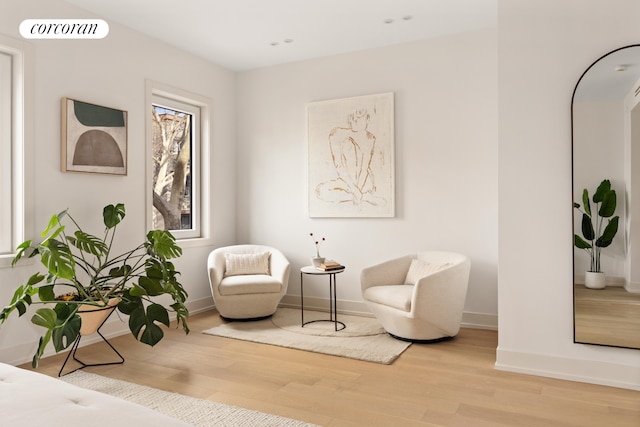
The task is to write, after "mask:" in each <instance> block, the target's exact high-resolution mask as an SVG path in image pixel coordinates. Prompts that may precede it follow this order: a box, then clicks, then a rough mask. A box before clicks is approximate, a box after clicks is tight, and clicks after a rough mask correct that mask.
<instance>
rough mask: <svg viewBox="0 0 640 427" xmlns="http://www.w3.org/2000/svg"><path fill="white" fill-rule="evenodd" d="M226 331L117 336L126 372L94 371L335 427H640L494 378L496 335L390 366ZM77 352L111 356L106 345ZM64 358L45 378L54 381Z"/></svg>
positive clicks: (604, 393) (586, 389)
mask: <svg viewBox="0 0 640 427" xmlns="http://www.w3.org/2000/svg"><path fill="white" fill-rule="evenodd" d="M219 323H221V319H220V317H219V316H218V314H217V313H216V312H215V311H209V312H206V313H201V314H198V315H195V316H192V317H191V319H190V322H189V325H190V327H191V330H192V332H191V334H189V335H188V336H185V335H184V334H183V333H182V330H181V329H171V330H168V331H166V336H165V339H164V340H163V341H162V342H160V343H159V344H158V345H157V346H156V347H155V348H150V347H148V346H146V345H144V344H140V343H138V342H136V341H135V340H134V339H133V338H132V337H131V336H129V335H126V336H121V337H117V338H114V339H112V340H111V342H112V343H113V344H114V346H116V348H118V350H119V351H120V352H121V353H122V354H123V356H124V357H125V359H126V362H125V363H124V364H123V365H114V366H104V367H94V368H87V369H86V370H87V372H92V373H96V374H100V375H104V376H108V377H112V378H116V379H121V380H125V381H130V382H134V383H138V384H142V385H147V386H151V387H156V388H160V389H163V390H168V391H172V392H177V393H182V394H186V395H190V396H193V397H198V398H202V399H208V400H212V401H216V402H221V403H225V404H229V405H235V406H240V407H244V408H248V409H254V410H258V411H262V412H268V413H271V414H276V415H281V416H284V417H289V418H295V419H298V420H302V421H306V422H309V423H314V424H318V425H322V426H330V427H333V426H341V427H353V426H420V427H428V426H450V427H458V426H460V427H488V426H518V427H519V426H544V427H549V426H562V427H564V426H567V427H574V426H575V427H590V426H593V427H601V426H607V427H609V426H611V427H613V426H615V427H627V426H628V427H639V426H640V392H638V391H633V390H625V389H618V388H613V387H606V386H600V385H593V384H585V383H578V382H571V381H563V380H556V379H550V378H543V377H537V376H532V375H523V374H517V373H510V372H504V371H498V370H496V369H494V363H495V352H496V347H497V340H498V337H497V333H496V332H495V331H486V330H477V329H462V330H461V331H460V334H459V335H458V336H457V337H456V338H455V339H454V340H451V341H448V342H441V343H437V344H413V345H412V346H411V347H409V348H408V349H407V350H406V351H405V352H404V353H403V354H402V355H401V356H400V357H399V358H398V359H397V360H396V361H395V362H393V364H391V365H381V364H377V363H371V362H363V361H358V360H353V359H347V358H341V357H335V356H329V355H322V354H317V353H310V352H305V351H300V350H292V349H286V348H281V347H276V346H269V345H262V344H255V343H250V342H244V341H239V340H233V339H229V338H222V337H215V336H210V335H205V334H202V333H201V331H202V330H204V329H208V328H211V327H213V326H215V325H217V324H219ZM78 354H79V355H80V358H81V359H83V358H84V359H87V360H86V361H93V360H98V359H99V358H103V360H104V358H105V357H108V356H109V353H108V350H107V349H106V348H105V347H104V346H103V345H100V344H93V345H90V346H87V347H83V348H81V349H80V350H79V352H78ZM64 357H65V355H64V354H59V355H55V356H52V357H48V358H46V359H43V360H42V362H41V366H40V368H39V369H38V370H39V371H40V372H42V373H44V374H47V375H52V376H55V375H57V373H58V369H59V367H60V365H61V364H62V361H63V359H64ZM23 367H25V368H29V367H28V366H23Z"/></svg>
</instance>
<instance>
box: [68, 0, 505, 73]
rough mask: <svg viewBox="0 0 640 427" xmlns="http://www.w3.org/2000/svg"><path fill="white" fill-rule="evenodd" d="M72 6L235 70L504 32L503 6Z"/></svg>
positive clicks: (256, 1) (215, 2) (316, 2)
mask: <svg viewBox="0 0 640 427" xmlns="http://www.w3.org/2000/svg"><path fill="white" fill-rule="evenodd" d="M65 1H67V2H68V3H71V4H74V5H76V6H78V7H80V8H83V9H86V10H88V11H90V12H93V13H95V14H97V15H99V16H100V17H101V18H103V19H105V20H106V21H107V22H109V23H113V22H117V23H120V24H122V25H125V26H127V27H131V28H134V29H136V30H137V31H140V32H141V33H144V34H147V35H149V36H151V37H154V38H156V39H160V40H162V41H164V42H166V43H168V44H170V45H173V46H175V47H178V48H180V49H182V50H185V51H188V52H191V53H193V54H196V55H198V56H200V57H202V58H205V59H207V60H209V61H211V62H214V63H216V64H218V65H221V66H223V67H225V68H228V69H230V70H234V71H242V70H249V69H254V68H261V67H267V66H273V65H277V64H283V63H289V62H295V61H302V60H307V59H311V58H318V57H323V56H329V55H335V54H341V53H346V52H353V51H358V50H364V49H371V48H377V47H382V46H389V45H394V44H399V43H407V42H411V41H416V40H424V39H428V38H433V37H439V36H443V35H448V34H454V33H460V32H465V31H472V30H477V29H481V28H487V27H492V26H496V25H497V0H180V1H176V0H135V1H131V0H107V1H105V0H65ZM388 20H392V22H390V23H387V22H385V21H388Z"/></svg>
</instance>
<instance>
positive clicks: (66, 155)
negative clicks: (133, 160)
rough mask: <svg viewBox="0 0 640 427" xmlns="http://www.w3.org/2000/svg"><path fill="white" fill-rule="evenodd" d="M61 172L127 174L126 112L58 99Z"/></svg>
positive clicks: (73, 100)
mask: <svg viewBox="0 0 640 427" xmlns="http://www.w3.org/2000/svg"><path fill="white" fill-rule="evenodd" d="M61 130H62V132H61V152H60V157H61V162H60V164H61V169H62V171H63V172H90V173H91V172H92V173H103V174H113V175H126V174H127V112H126V111H122V110H118V109H115V108H109V107H103V106H100V105H95V104H89V103H87V102H82V101H78V100H75V99H70V98H62V125H61Z"/></svg>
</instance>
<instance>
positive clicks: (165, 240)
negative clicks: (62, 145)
mask: <svg viewBox="0 0 640 427" xmlns="http://www.w3.org/2000/svg"><path fill="white" fill-rule="evenodd" d="M102 216H103V222H104V225H105V231H104V237H102V238H99V237H96V236H94V235H91V234H89V233H86V232H85V231H83V230H82V228H81V227H80V225H79V224H78V223H77V222H76V220H75V219H74V218H73V217H72V216H71V215H70V214H69V213H68V211H67V210H65V211H63V212H61V213H59V214H56V215H53V216H52V217H51V220H50V221H49V224H48V226H47V228H46V229H45V230H44V231H43V232H42V238H43V241H42V242H40V243H37V244H34V243H33V241H32V240H27V241H25V242H24V243H22V244H20V245H19V246H18V248H17V254H16V256H15V258H14V259H13V262H12V265H15V264H16V263H17V262H18V261H20V259H21V258H22V257H23V256H24V257H28V258H33V257H37V256H39V257H40V261H41V262H42V264H43V265H44V266H45V267H46V269H47V273H46V275H44V274H41V273H40V272H36V273H34V274H33V275H32V276H31V277H30V278H29V279H28V281H27V283H26V284H24V285H21V286H19V287H18V288H17V289H16V291H15V293H14V295H13V298H12V300H11V302H10V304H9V305H8V306H6V307H4V309H3V310H2V311H1V312H0V323H4V322H5V320H6V319H7V318H8V316H9V315H10V314H11V313H12V312H13V311H14V310H17V311H18V314H19V316H22V315H23V314H25V312H26V310H27V306H29V305H31V304H49V305H51V304H55V305H54V306H53V308H51V307H44V308H39V309H38V310H36V312H35V314H34V315H33V317H32V318H31V322H33V323H34V324H36V325H38V326H42V327H43V328H45V329H46V332H45V334H44V335H43V336H42V337H40V342H39V345H38V349H37V351H36V354H35V355H34V357H33V363H32V365H33V367H34V368H35V367H37V365H38V361H39V359H40V358H41V357H42V355H43V353H44V349H45V348H46V346H47V344H48V343H49V342H53V345H54V348H55V350H56V352H59V351H61V350H64V349H65V348H67V347H69V346H70V345H71V344H72V343H73V341H74V340H75V339H76V338H77V336H78V335H79V333H80V325H81V322H82V320H81V318H80V316H79V315H78V308H79V306H80V305H81V304H89V305H94V306H104V305H106V304H107V302H108V301H109V299H111V298H118V299H119V303H118V306H117V308H118V310H119V311H120V312H122V313H124V314H126V315H129V329H130V330H131V333H132V334H133V336H134V337H135V338H136V339H137V340H139V341H140V342H143V343H145V344H148V345H150V346H154V345H155V344H157V343H158V342H159V341H160V340H161V339H162V338H163V336H164V333H163V331H162V328H161V327H160V326H159V325H158V323H160V324H163V325H165V326H167V327H168V326H169V310H171V311H173V312H175V314H176V318H177V326H180V324H182V327H183V329H184V331H185V333H187V334H188V333H189V328H188V326H187V318H188V316H189V312H188V310H187V308H186V306H185V301H186V299H187V292H186V291H185V290H184V288H183V286H182V284H181V283H180V282H179V281H178V280H177V276H178V275H179V274H180V273H179V272H178V271H176V270H175V267H174V265H173V263H172V262H170V261H169V259H172V258H177V257H179V256H181V255H182V249H181V248H180V247H179V246H178V245H177V244H176V242H175V238H174V237H173V235H172V234H171V233H170V232H168V231H166V230H152V231H150V232H149V233H147V235H146V239H145V241H144V242H143V243H141V244H139V245H138V246H136V247H135V248H134V249H131V250H129V251H126V252H124V253H121V254H119V255H115V256H112V254H111V251H112V246H113V243H114V238H115V235H116V228H117V226H118V224H120V222H121V221H122V219H123V218H124V217H125V208H124V205H123V204H121V203H120V204H117V205H108V206H106V207H105V208H104V209H103V215H102ZM64 219H68V220H69V221H71V222H72V223H73V225H74V226H75V228H76V230H75V231H74V232H73V234H72V235H70V234H68V230H67V226H66V225H64V224H63V220H64ZM41 283H42V284H41ZM38 284H40V285H39V286H36V285H38ZM56 286H59V287H63V288H64V289H65V293H66V294H75V295H77V297H75V298H73V299H70V298H65V300H62V299H60V295H59V294H58V295H56V291H55V289H59V288H56ZM161 295H169V296H170V297H171V298H172V300H173V303H172V304H171V305H170V306H169V307H168V308H167V307H165V306H164V305H162V304H160V303H158V302H155V301H154V298H155V297H158V296H161ZM34 298H35V299H34Z"/></svg>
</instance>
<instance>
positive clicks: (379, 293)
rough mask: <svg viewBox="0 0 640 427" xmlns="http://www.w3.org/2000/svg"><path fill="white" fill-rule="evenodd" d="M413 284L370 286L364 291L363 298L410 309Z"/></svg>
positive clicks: (406, 309)
mask: <svg viewBox="0 0 640 427" xmlns="http://www.w3.org/2000/svg"><path fill="white" fill-rule="evenodd" d="M411 295H413V285H389V286H372V287H370V288H367V289H366V290H365V291H364V299H365V300H367V301H371V302H376V303H378V304H383V305H387V306H389V307H393V308H397V309H398V310H403V311H407V312H408V311H411Z"/></svg>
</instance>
